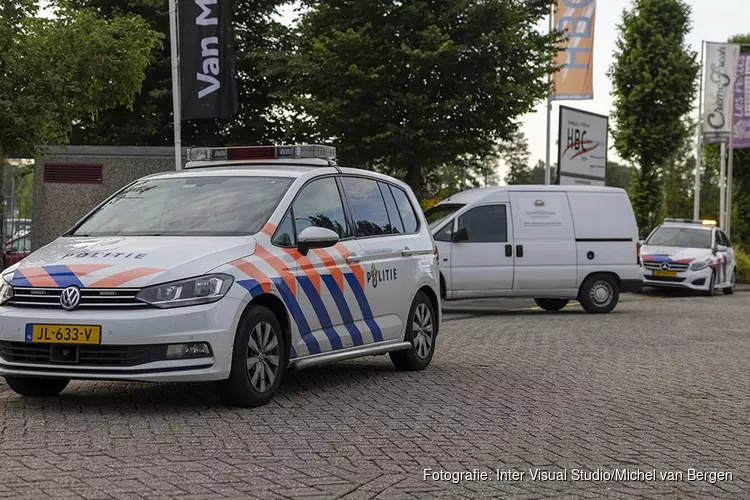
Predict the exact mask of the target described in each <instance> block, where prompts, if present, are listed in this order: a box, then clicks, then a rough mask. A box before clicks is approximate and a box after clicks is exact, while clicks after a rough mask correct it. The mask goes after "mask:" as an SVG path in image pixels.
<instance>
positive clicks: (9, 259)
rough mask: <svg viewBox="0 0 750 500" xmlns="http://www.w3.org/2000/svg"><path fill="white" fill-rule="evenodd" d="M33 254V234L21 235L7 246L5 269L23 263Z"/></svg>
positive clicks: (15, 237)
mask: <svg viewBox="0 0 750 500" xmlns="http://www.w3.org/2000/svg"><path fill="white" fill-rule="evenodd" d="M30 253H31V233H30V232H26V233H21V234H19V235H16V236H14V237H13V238H12V239H11V240H10V241H8V242H7V243H6V244H5V263H4V265H3V268H6V267H10V266H12V265H13V264H16V263H17V262H20V261H22V260H23V259H25V258H26V257H27V256H28V255H29V254H30Z"/></svg>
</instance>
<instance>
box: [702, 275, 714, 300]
mask: <svg viewBox="0 0 750 500" xmlns="http://www.w3.org/2000/svg"><path fill="white" fill-rule="evenodd" d="M714 295H716V271H712V272H711V281H709V282H708V290H704V291H703V296H704V297H713V296H714Z"/></svg>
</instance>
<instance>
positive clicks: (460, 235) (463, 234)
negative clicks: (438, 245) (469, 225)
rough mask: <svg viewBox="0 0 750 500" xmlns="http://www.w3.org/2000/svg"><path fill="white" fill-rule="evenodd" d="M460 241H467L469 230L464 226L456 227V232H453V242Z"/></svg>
mask: <svg viewBox="0 0 750 500" xmlns="http://www.w3.org/2000/svg"><path fill="white" fill-rule="evenodd" d="M462 241H469V230H468V229H466V228H465V227H462V228H460V229H457V230H456V232H455V233H453V243H460V242H462Z"/></svg>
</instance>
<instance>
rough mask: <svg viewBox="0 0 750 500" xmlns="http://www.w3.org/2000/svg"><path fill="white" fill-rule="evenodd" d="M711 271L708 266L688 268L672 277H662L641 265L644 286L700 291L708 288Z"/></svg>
mask: <svg viewBox="0 0 750 500" xmlns="http://www.w3.org/2000/svg"><path fill="white" fill-rule="evenodd" d="M712 271H713V269H712V268H711V267H710V266H709V267H707V268H705V269H701V270H700V271H691V270H690V269H688V270H687V271H682V272H678V273H676V276H674V277H664V276H656V275H655V272H654V271H652V270H648V269H644V268H643V267H641V275H642V276H643V286H644V287H646V286H650V287H658V288H684V289H688V290H695V291H701V292H702V291H706V290H708V287H709V283H711V272H712Z"/></svg>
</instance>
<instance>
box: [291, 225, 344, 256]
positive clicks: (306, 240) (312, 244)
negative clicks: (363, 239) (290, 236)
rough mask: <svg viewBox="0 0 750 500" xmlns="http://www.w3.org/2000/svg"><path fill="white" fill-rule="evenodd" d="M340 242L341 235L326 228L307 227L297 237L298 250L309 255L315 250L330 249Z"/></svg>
mask: <svg viewBox="0 0 750 500" xmlns="http://www.w3.org/2000/svg"><path fill="white" fill-rule="evenodd" d="M338 242H339V235H338V234H336V232H335V231H331V230H330V229H328V228H325V227H317V226H311V227H306V228H305V229H303V230H302V232H301V233H299V236H298V237H297V250H299V253H301V254H302V255H307V252H309V251H310V250H311V249H313V248H329V247H332V246H334V245H335V244H336V243H338Z"/></svg>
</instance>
